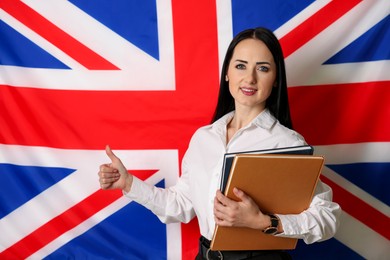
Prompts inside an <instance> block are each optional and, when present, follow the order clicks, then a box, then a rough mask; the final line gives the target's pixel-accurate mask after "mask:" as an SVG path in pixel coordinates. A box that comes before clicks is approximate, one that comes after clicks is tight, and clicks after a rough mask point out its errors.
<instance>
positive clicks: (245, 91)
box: [240, 87, 257, 96]
mask: <svg viewBox="0 0 390 260" xmlns="http://www.w3.org/2000/svg"><path fill="white" fill-rule="evenodd" d="M240 90H241V92H242V93H243V94H244V95H246V96H252V95H254V94H256V92H257V89H255V88H247V87H241V88H240Z"/></svg>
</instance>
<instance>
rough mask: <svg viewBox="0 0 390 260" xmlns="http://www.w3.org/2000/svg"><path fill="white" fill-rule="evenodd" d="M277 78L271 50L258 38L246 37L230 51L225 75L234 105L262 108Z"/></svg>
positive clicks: (260, 109)
mask: <svg viewBox="0 0 390 260" xmlns="http://www.w3.org/2000/svg"><path fill="white" fill-rule="evenodd" d="M275 79H276V65H275V61H274V59H273V57H272V53H271V52H270V50H269V49H268V48H267V46H266V45H265V44H264V43H263V42H262V41H260V40H256V39H245V40H243V41H241V42H240V43H238V44H237V46H236V48H235V49H234V51H233V56H232V59H231V60H230V64H229V67H228V71H227V74H226V79H225V80H228V81H229V91H230V93H231V95H232V96H233V98H234V100H235V105H236V109H238V108H239V107H242V108H246V109H248V108H249V109H256V110H258V111H262V110H263V109H264V108H265V104H266V100H267V98H268V97H269V96H270V94H271V91H272V87H273V86H274V83H275Z"/></svg>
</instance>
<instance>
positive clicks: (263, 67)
mask: <svg viewBox="0 0 390 260" xmlns="http://www.w3.org/2000/svg"><path fill="white" fill-rule="evenodd" d="M258 70H259V71H262V72H268V71H269V68H268V67H267V66H259V67H258Z"/></svg>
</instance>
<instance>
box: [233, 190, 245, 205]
mask: <svg viewBox="0 0 390 260" xmlns="http://www.w3.org/2000/svg"><path fill="white" fill-rule="evenodd" d="M233 192H234V195H236V197H237V198H238V199H240V201H242V202H245V201H247V200H248V196H247V195H246V194H245V193H244V192H243V191H242V190H240V189H237V188H234V189H233Z"/></svg>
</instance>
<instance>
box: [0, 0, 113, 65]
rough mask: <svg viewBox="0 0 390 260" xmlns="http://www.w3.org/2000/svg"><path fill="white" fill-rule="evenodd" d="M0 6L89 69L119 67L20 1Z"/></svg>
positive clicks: (4, 1)
mask: <svg viewBox="0 0 390 260" xmlns="http://www.w3.org/2000/svg"><path fill="white" fill-rule="evenodd" d="M0 7H1V8H2V9H4V11H6V12H7V13H8V14H10V15H11V16H13V17H14V18H16V19H18V20H19V21H20V22H21V23H23V24H24V25H25V26H27V27H29V28H30V29H31V30H33V31H34V32H36V33H37V34H39V35H40V36H42V37H43V38H45V39H46V40H47V41H49V42H51V43H52V44H53V45H55V46H56V47H57V48H59V49H61V50H62V51H63V52H65V53H66V54H67V55H69V56H70V57H72V58H73V59H74V60H76V61H77V62H79V63H80V64H81V65H83V66H84V67H86V68H87V69H90V70H118V69H119V68H118V67H116V66H115V65H113V64H112V63H110V62H109V61H107V60H106V59H104V58H103V57H101V56H99V55H98V54H97V53H95V52H94V51H92V50H91V49H89V48H88V47H86V46H85V45H83V44H82V43H80V42H79V41H77V40H76V39H75V38H73V37H72V36H70V35H69V34H67V33H65V32H64V31H63V30H61V29H60V28H58V27H57V26H55V25H54V24H53V23H51V22H50V21H49V20H47V19H46V18H44V17H43V16H42V15H40V14H39V13H37V12H36V11H34V10H33V9H31V8H30V7H29V6H27V5H26V4H24V3H23V2H21V1H15V0H2V1H1V2H0Z"/></svg>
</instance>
